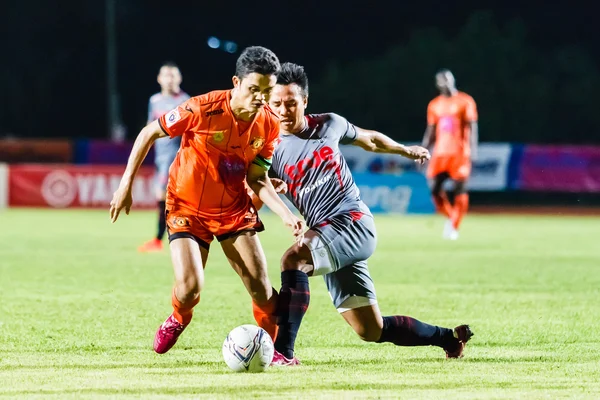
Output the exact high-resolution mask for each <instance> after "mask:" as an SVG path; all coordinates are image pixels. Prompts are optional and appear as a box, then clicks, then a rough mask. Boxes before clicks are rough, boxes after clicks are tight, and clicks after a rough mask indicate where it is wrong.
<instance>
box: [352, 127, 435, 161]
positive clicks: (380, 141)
mask: <svg viewBox="0 0 600 400" xmlns="http://www.w3.org/2000/svg"><path fill="white" fill-rule="evenodd" d="M355 129H356V133H357V136H356V139H355V140H354V142H352V144H353V145H355V146H359V147H362V148H363V149H365V150H367V151H370V152H373V153H388V154H399V155H401V156H403V157H406V158H410V159H411V160H415V161H418V162H425V161H426V160H429V158H430V155H429V150H427V149H426V148H424V147H421V146H405V145H403V144H400V143H398V142H396V141H394V140H393V139H391V138H390V137H388V136H386V135H384V134H383V133H381V132H377V131H371V130H367V129H362V128H359V127H355Z"/></svg>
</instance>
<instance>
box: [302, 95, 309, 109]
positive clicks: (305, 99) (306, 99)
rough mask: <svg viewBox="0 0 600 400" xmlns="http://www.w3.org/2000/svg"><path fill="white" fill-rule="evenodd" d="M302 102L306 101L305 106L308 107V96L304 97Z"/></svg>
mask: <svg viewBox="0 0 600 400" xmlns="http://www.w3.org/2000/svg"><path fill="white" fill-rule="evenodd" d="M302 103H304V108H306V107H308V96H304V97H303V98H302Z"/></svg>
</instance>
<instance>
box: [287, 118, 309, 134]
mask: <svg viewBox="0 0 600 400" xmlns="http://www.w3.org/2000/svg"><path fill="white" fill-rule="evenodd" d="M307 127H308V122H307V121H306V117H302V120H301V122H300V124H298V126H296V127H294V128H292V129H290V130H289V131H286V130H284V129H282V130H281V133H283V134H284V135H297V134H299V133H300V132H304V130H305V129H306V128H307Z"/></svg>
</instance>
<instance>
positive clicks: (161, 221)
mask: <svg viewBox="0 0 600 400" xmlns="http://www.w3.org/2000/svg"><path fill="white" fill-rule="evenodd" d="M165 207H166V205H165V202H164V201H159V202H158V233H157V234H156V238H157V239H158V240H162V238H163V236H165V230H166V229H167V220H166V217H165Z"/></svg>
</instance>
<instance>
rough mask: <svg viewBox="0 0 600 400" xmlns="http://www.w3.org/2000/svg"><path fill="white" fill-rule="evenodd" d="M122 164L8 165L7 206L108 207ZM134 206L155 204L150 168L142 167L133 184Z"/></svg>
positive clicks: (119, 178) (121, 170)
mask: <svg viewBox="0 0 600 400" xmlns="http://www.w3.org/2000/svg"><path fill="white" fill-rule="evenodd" d="M123 171H124V167H122V166H108V165H85V166H83V165H82V166H76V165H44V164H23V165H11V166H9V171H8V205H9V207H51V208H105V209H108V208H109V203H110V201H111V199H112V195H113V193H114V191H115V190H116V189H117V188H118V187H119V182H120V181H121V175H122V174H123ZM133 207H134V208H138V209H139V208H146V209H151V208H155V207H156V198H155V194H154V188H153V169H152V168H151V167H142V168H141V169H140V171H139V173H138V175H137V177H136V179H135V182H134V186H133Z"/></svg>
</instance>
